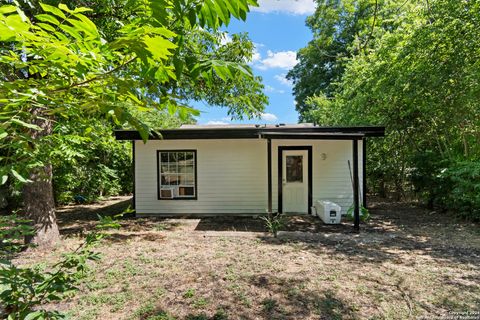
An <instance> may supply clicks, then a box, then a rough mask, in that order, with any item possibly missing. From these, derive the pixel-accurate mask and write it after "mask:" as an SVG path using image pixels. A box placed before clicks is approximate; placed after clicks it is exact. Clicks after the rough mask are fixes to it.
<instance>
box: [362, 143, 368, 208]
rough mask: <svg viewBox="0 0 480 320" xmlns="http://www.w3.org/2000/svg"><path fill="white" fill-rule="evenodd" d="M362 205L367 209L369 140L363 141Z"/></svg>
mask: <svg viewBox="0 0 480 320" xmlns="http://www.w3.org/2000/svg"><path fill="white" fill-rule="evenodd" d="M362 191H363V193H362V205H363V207H364V208H367V191H368V190H367V138H363V139H362Z"/></svg>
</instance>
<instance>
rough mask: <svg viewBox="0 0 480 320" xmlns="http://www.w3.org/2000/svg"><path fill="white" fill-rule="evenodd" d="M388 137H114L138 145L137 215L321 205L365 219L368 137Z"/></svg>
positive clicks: (265, 131) (334, 130)
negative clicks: (360, 213) (327, 203)
mask: <svg viewBox="0 0 480 320" xmlns="http://www.w3.org/2000/svg"><path fill="white" fill-rule="evenodd" d="M384 132H385V128H384V127H319V126H315V125H313V124H298V125H283V124H280V125H220V126H208V125H184V126H182V127H181V128H179V129H172V130H161V131H159V132H158V133H156V134H152V136H151V137H150V139H149V140H148V142H147V143H144V142H143V141H142V139H141V137H140V134H139V133H138V132H137V131H133V130H119V131H116V132H115V136H116V138H117V139H118V140H131V141H132V145H133V167H134V200H133V201H134V206H135V210H136V214H137V215H138V216H156V215H160V216H221V215H245V214H248V215H258V214H265V213H267V212H281V213H297V214H306V213H308V212H309V210H310V208H311V207H312V204H313V203H314V202H315V201H317V200H330V201H333V202H335V203H337V204H339V205H340V206H341V207H342V213H345V211H346V210H347V209H348V208H349V207H350V206H351V205H352V204H356V210H355V211H356V213H357V215H358V207H359V205H360V203H363V204H364V205H366V204H365V192H364V190H365V189H366V184H365V181H366V180H365V159H366V154H367V152H366V142H367V138H368V137H378V136H383V135H384ZM355 185H356V186H358V187H357V188H354V187H353V186H355ZM354 194H357V197H355V196H354ZM354 199H358V201H357V202H355V201H354ZM362 199H363V201H362Z"/></svg>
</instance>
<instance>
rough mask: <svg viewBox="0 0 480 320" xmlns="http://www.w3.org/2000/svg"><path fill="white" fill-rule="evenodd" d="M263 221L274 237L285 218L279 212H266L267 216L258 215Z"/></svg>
mask: <svg viewBox="0 0 480 320" xmlns="http://www.w3.org/2000/svg"><path fill="white" fill-rule="evenodd" d="M260 219H262V220H263V221H265V227H266V228H267V230H268V232H270V233H271V234H272V235H273V237H274V238H276V237H277V236H278V231H279V230H280V228H282V227H283V226H284V225H285V219H284V217H283V216H282V214H281V213H273V214H268V215H267V216H262V217H260Z"/></svg>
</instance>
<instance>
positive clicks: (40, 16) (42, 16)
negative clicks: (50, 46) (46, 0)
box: [35, 13, 60, 26]
mask: <svg viewBox="0 0 480 320" xmlns="http://www.w3.org/2000/svg"><path fill="white" fill-rule="evenodd" d="M35 18H37V19H38V20H40V21H43V22H49V23H51V24H53V25H56V26H58V25H59V24H60V22H59V21H58V20H57V18H55V17H54V16H52V15H50V14H46V13H42V14H37V15H36V16H35Z"/></svg>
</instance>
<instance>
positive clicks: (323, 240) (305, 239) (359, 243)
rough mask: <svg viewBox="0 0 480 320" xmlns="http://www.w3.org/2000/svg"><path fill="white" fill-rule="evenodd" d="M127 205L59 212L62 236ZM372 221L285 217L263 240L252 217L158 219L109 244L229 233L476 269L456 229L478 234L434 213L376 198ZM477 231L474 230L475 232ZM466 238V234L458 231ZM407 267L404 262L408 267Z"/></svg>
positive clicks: (353, 255) (478, 255) (126, 224)
mask: <svg viewBox="0 0 480 320" xmlns="http://www.w3.org/2000/svg"><path fill="white" fill-rule="evenodd" d="M129 206H131V198H129V197H117V198H112V199H110V200H109V201H106V202H103V203H100V204H98V205H95V204H94V205H77V206H69V207H63V208H60V209H59V210H58V212H59V214H58V220H59V225H60V229H61V233H62V234H63V235H64V236H71V235H82V234H83V233H84V232H85V231H86V230H89V229H91V228H93V227H94V225H95V223H96V221H98V217H97V215H102V216H105V215H116V214H119V213H121V212H123V211H124V210H126V209H127V208H128V207H129ZM370 211H371V217H372V218H371V220H370V221H368V223H366V224H362V225H361V231H360V233H359V234H355V233H353V232H352V231H353V228H352V224H351V222H348V221H347V222H345V223H342V224H340V225H325V224H323V223H322V222H321V221H320V220H319V219H318V218H314V217H311V216H289V217H287V222H286V224H285V226H284V227H282V228H281V230H282V231H284V232H283V234H282V232H281V234H280V239H274V238H272V237H264V236H263V233H264V232H265V231H266V229H265V225H264V222H263V221H262V220H261V219H259V218H255V217H204V218H196V219H168V218H159V217H150V218H135V217H133V216H126V217H124V218H123V219H122V221H121V224H122V228H121V231H119V232H117V233H114V234H112V237H111V239H110V240H109V241H113V242H122V241H128V240H130V239H133V238H141V239H144V240H147V241H157V240H160V239H162V237H163V236H161V235H158V236H157V235H152V234H150V233H148V232H151V231H172V230H175V229H178V228H182V230H185V232H194V231H213V232H215V231H232V232H245V231H246V232H259V233H260V232H261V233H262V235H259V237H263V238H261V239H262V240H263V241H264V242H266V243H270V244H285V243H290V242H294V243H295V245H297V246H302V247H303V249H304V250H309V251H310V252H314V253H315V252H318V253H319V254H324V253H325V252H326V251H330V252H332V253H337V254H342V255H344V256H346V257H348V258H349V259H355V260H357V261H359V262H383V261H387V260H391V261H395V260H399V261H401V259H403V258H402V257H403V253H405V252H415V253H416V254H420V255H429V256H431V257H433V258H438V259H446V260H450V261H456V262H459V263H472V264H474V265H480V245H473V246H472V244H471V243H466V242H465V241H468V239H456V238H455V236H456V232H455V228H463V229H462V230H463V231H465V228H467V229H468V228H471V229H472V230H478V225H476V226H475V225H472V226H469V225H468V224H466V223H463V222H458V221H455V220H454V219H453V218H452V217H451V216H448V215H445V214H439V213H436V212H432V211H429V210H426V209H424V208H421V207H418V206H416V205H413V204H408V203H394V202H389V201H386V200H379V199H376V200H375V201H372V205H371V209H370ZM472 232H474V231H472ZM477 232H478V231H477ZM458 234H463V235H465V232H462V233H460V232H458ZM407 263H408V262H407ZM412 263H413V262H412Z"/></svg>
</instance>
